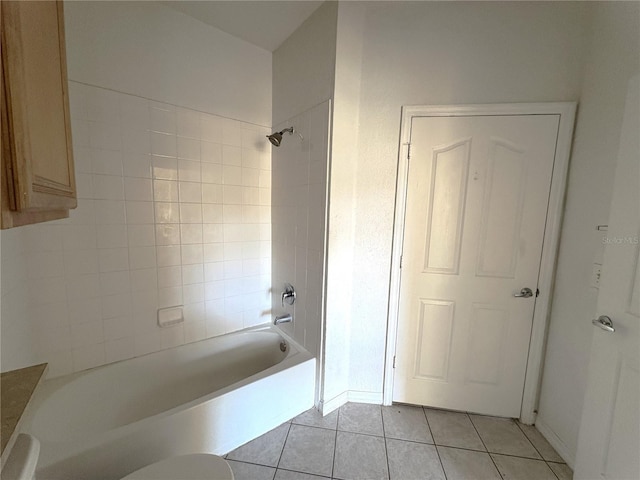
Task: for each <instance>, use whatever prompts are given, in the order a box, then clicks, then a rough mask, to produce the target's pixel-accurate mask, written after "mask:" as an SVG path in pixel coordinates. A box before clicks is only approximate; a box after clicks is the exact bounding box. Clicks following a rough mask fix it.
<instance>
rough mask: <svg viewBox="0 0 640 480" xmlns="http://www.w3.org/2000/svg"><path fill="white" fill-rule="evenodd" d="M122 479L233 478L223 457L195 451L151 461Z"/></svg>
mask: <svg viewBox="0 0 640 480" xmlns="http://www.w3.org/2000/svg"><path fill="white" fill-rule="evenodd" d="M122 480H233V472H232V471H231V467H230V466H229V464H228V463H227V461H226V460H225V459H224V458H222V457H218V456H217V455H211V454H208V453H195V454H191V455H179V456H177V457H170V458H166V459H164V460H161V461H159V462H156V463H152V464H151V465H147V466H146V467H143V468H141V469H140V470H136V471H135V472H133V473H130V474H129V475H127V476H126V477H124V478H123V479H122Z"/></svg>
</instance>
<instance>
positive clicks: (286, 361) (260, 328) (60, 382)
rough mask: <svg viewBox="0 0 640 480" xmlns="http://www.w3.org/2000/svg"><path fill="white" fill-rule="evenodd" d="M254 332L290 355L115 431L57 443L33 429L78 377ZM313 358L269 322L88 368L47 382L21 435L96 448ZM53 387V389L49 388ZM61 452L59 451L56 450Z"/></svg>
mask: <svg viewBox="0 0 640 480" xmlns="http://www.w3.org/2000/svg"><path fill="white" fill-rule="evenodd" d="M253 332H273V333H276V334H278V335H279V336H280V337H281V338H283V339H284V340H285V341H286V342H287V345H288V350H289V351H288V352H287V356H286V357H284V358H283V359H282V360H281V361H280V362H278V363H276V364H274V365H271V366H269V367H267V368H266V369H264V370H261V371H259V372H256V373H254V374H253V375H250V376H248V377H246V378H243V379H241V380H239V381H237V382H234V383H232V384H230V385H227V386H226V387H223V388H220V389H218V390H215V391H213V392H209V393H207V394H206V395H202V396H200V397H197V398H194V399H193V400H191V401H189V402H186V403H182V404H180V405H176V406H174V407H172V408H169V409H167V410H164V411H162V412H158V413H155V414H153V415H149V416H147V417H144V418H141V419H139V420H136V421H134V422H131V423H128V424H126V425H119V426H116V427H115V428H111V429H109V430H103V431H96V432H92V433H88V434H87V433H85V434H82V435H79V436H71V437H65V438H63V439H62V440H59V441H55V440H50V438H51V437H50V436H49V435H46V438H40V437H38V435H37V432H34V429H33V422H34V420H35V419H36V416H37V414H38V411H39V410H40V408H41V407H42V405H43V404H44V403H45V402H46V401H47V399H48V398H49V397H50V396H51V395H52V394H54V393H55V392H57V391H58V390H60V389H61V388H64V387H65V386H66V385H68V384H70V383H71V382H73V381H75V380H76V379H78V378H81V377H83V376H85V375H88V374H91V373H92V372H95V371H97V370H99V369H103V368H108V367H112V366H114V365H116V364H121V363H123V362H126V361H130V360H134V359H137V358H143V357H149V356H151V355H154V354H160V353H163V352H166V351H168V350H172V349H178V348H181V347H188V346H190V345H194V344H198V343H202V342H206V341H214V340H215V339H217V338H221V337H223V336H226V335H239V334H243V333H253ZM311 359H315V357H314V356H313V355H311V353H309V352H308V351H307V350H306V349H304V347H302V346H301V345H300V344H298V343H297V342H296V341H295V340H294V339H292V338H291V337H290V336H289V335H287V334H286V333H284V332H283V331H282V329H280V328H279V327H277V326H275V325H272V324H270V323H265V324H260V325H255V326H252V327H248V328H245V329H242V330H237V331H235V332H231V333H229V334H225V335H219V336H217V337H210V338H206V339H203V340H199V341H197V342H191V343H188V344H183V345H179V346H177V347H173V348H168V349H164V350H159V351H156V352H150V353H148V354H145V355H140V356H139V357H132V358H129V359H124V360H120V361H118V362H113V363H109V364H106V365H100V366H98V367H94V368H91V369H87V370H82V371H80V372H75V373H72V374H70V375H63V376H61V377H54V378H52V379H46V380H45V381H44V382H42V384H41V386H40V387H39V389H38V390H37V391H36V392H34V395H33V397H32V400H31V405H30V407H31V408H30V409H29V411H28V412H25V413H26V415H25V418H24V422H22V425H21V428H20V432H21V433H29V434H31V435H34V436H36V438H38V439H39V440H40V441H41V442H42V443H43V444H46V445H48V446H51V447H54V448H55V447H60V448H63V447H64V446H65V445H72V444H75V443H77V442H79V441H81V440H82V438H83V435H84V436H88V437H89V438H88V439H87V441H86V446H87V447H93V446H94V445H96V444H98V443H102V442H109V441H112V440H116V439H117V438H119V437H124V436H126V435H127V434H128V433H129V432H134V431H136V430H138V429H144V428H145V425H146V424H151V423H152V422H154V421H160V420H161V419H163V418H165V417H169V416H172V415H176V414H179V413H181V412H186V411H188V410H192V409H194V408H196V407H198V406H199V405H201V404H203V403H206V402H208V401H210V400H213V399H215V398H217V397H221V396H223V395H225V394H228V393H229V392H232V391H234V390H239V389H241V388H243V387H245V386H247V385H250V384H252V383H254V382H256V381H259V380H260V379H261V378H265V377H267V376H270V375H273V374H275V373H277V372H279V371H282V370H286V369H288V368H290V367H293V366H295V365H297V364H300V363H303V362H305V361H308V360H311ZM49 380H50V381H51V382H52V383H51V385H47V382H48V381H49ZM47 387H49V388H47ZM56 450H57V448H56Z"/></svg>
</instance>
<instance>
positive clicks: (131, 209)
mask: <svg viewBox="0 0 640 480" xmlns="http://www.w3.org/2000/svg"><path fill="white" fill-rule="evenodd" d="M65 12H66V15H65V20H66V30H67V32H66V33H67V35H66V37H67V38H66V41H67V49H68V63H69V65H68V67H69V78H70V80H71V81H70V87H71V88H70V97H71V117H72V118H71V120H72V134H73V141H74V156H75V160H76V169H77V171H76V174H77V180H78V188H79V191H78V196H79V202H78V209H76V210H74V211H73V212H72V214H71V218H70V219H69V220H64V221H58V222H49V223H45V224H40V225H35V226H29V227H21V228H17V229H13V230H11V231H7V232H2V240H3V242H2V269H3V274H4V275H3V279H2V280H3V282H2V286H1V289H2V356H1V368H2V371H6V370H10V369H13V368H18V367H23V366H26V365H29V364H33V363H37V362H43V361H47V362H49V363H50V374H51V375H54V376H55V375H62V374H65V373H69V372H71V371H77V370H82V369H85V368H90V367H93V366H96V365H100V364H103V363H108V362H111V361H116V360H119V359H123V358H128V357H131V356H136V355H140V354H143V353H147V352H151V351H154V350H158V349H161V348H167V347H170V346H173V345H179V344H182V343H185V342H190V341H195V340H198V339H201V338H205V337H208V336H213V335H218V334H221V333H225V332H227V331H232V330H237V329H238V328H243V327H246V326H250V325H253V324H256V323H262V322H265V321H268V320H269V318H268V317H265V316H263V312H264V311H268V310H269V309H270V303H271V302H270V296H269V294H268V289H269V286H270V281H271V280H270V255H271V246H270V208H269V204H270V201H271V195H270V149H269V148H268V147H267V145H268V143H267V141H266V139H265V138H264V135H265V134H266V133H267V132H268V131H269V128H267V127H262V126H259V125H256V123H258V124H262V125H269V124H270V122H271V54H270V52H266V51H264V50H262V49H260V48H257V47H254V46H252V45H250V44H248V43H246V42H244V41H242V40H238V39H235V38H233V37H231V36H229V35H227V34H224V33H223V32H221V31H219V30H217V29H215V28H213V27H210V26H207V25H204V24H202V23H201V22H198V21H196V20H194V19H192V18H190V17H187V16H185V15H183V14H181V13H178V12H175V11H174V10H171V9H168V8H166V7H163V6H161V5H158V4H156V3H151V2H148V3H144V4H142V3H128V2H68V3H66V4H65ZM78 82H83V83H78ZM84 83H88V84H92V85H85V84H84ZM118 89H119V90H121V91H115V90H118ZM181 304H184V305H185V318H186V322H185V324H184V325H180V326H178V327H174V328H169V329H162V330H160V329H158V328H157V327H156V326H155V325H154V324H155V313H154V312H155V310H156V309H157V308H158V307H164V306H169V305H181Z"/></svg>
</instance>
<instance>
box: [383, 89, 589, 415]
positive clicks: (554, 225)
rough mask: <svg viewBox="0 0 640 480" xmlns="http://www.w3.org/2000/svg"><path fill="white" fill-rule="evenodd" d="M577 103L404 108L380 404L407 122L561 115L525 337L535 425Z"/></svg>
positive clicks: (389, 346)
mask: <svg viewBox="0 0 640 480" xmlns="http://www.w3.org/2000/svg"><path fill="white" fill-rule="evenodd" d="M576 107H577V103H576V102H561V103H505V104H481V105H405V106H403V107H402V122H401V126H400V145H399V147H398V152H399V154H398V170H397V177H396V199H395V213H394V225H393V244H392V253H391V282H390V288H389V311H388V320H387V339H386V358H385V371H384V386H383V403H384V405H391V403H392V401H393V379H394V368H393V361H394V358H395V355H396V336H397V331H398V315H399V308H400V258H401V255H402V247H403V241H404V227H405V212H406V200H407V181H408V173H409V168H408V166H409V159H408V156H409V153H410V152H409V149H410V140H411V138H410V136H411V121H412V119H413V118H414V117H468V116H496V115H499V116H504V115H559V116H560V121H559V125H558V137H557V141H556V150H555V158H554V164H553V173H552V176H551V190H550V193H549V205H548V206H547V219H546V226H545V232H544V239H543V242H542V255H541V261H540V274H539V277H538V288H539V290H540V296H539V297H538V298H537V299H536V304H535V308H534V312H533V324H532V327H531V338H530V341H529V356H528V359H527V370H526V374H525V382H524V391H523V396H522V405H521V408H520V421H521V422H522V423H525V424H529V425H530V424H533V423H534V422H535V419H536V413H537V406H538V396H539V389H540V380H541V373H542V363H543V360H544V350H545V342H546V333H547V323H548V316H549V311H550V307H551V295H552V292H553V281H554V277H555V269H556V257H557V251H558V244H559V241H560V229H561V226H562V213H563V208H564V197H565V190H566V183H567V171H568V168H569V157H570V153H571V142H572V135H573V127H574V120H575V113H576Z"/></svg>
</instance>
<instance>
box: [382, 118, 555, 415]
mask: <svg viewBox="0 0 640 480" xmlns="http://www.w3.org/2000/svg"><path fill="white" fill-rule="evenodd" d="M559 120H560V116H559V115H495V116H489V115H487V116H458V117H414V118H413V119H412V123H411V151H410V160H409V173H408V184H407V199H406V214H405V230H404V244H403V250H402V262H401V277H400V282H401V283H400V285H401V286H400V306H399V317H398V333H397V344H396V371H395V375H394V384H393V401H396V402H405V403H413V404H420V405H428V406H433V407H441V408H448V409H454V410H465V411H471V412H477V413H484V414H490V415H499V416H506V417H519V416H520V408H521V403H522V395H523V386H524V380H525V373H526V368H527V357H528V352H529V340H530V336H531V328H532V319H533V312H534V307H535V302H536V291H537V283H538V274H539V271H540V260H541V254H542V243H543V238H544V232H545V222H546V218H547V206H548V202H549V192H550V186H551V177H552V172H553V166H554V156H555V149H556V139H557V136H558V126H559Z"/></svg>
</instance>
